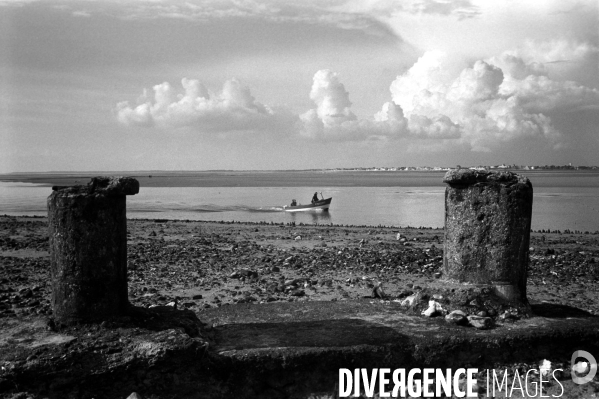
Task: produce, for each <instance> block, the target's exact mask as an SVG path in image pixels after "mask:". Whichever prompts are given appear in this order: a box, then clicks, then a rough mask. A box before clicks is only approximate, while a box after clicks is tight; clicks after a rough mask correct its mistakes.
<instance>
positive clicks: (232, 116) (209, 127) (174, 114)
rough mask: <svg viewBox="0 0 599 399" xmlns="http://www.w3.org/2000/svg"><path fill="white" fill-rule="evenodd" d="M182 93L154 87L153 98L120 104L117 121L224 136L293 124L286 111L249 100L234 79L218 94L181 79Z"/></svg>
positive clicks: (165, 86) (167, 86)
mask: <svg viewBox="0 0 599 399" xmlns="http://www.w3.org/2000/svg"><path fill="white" fill-rule="evenodd" d="M181 85H182V87H183V93H176V91H175V89H173V87H172V86H171V85H170V84H169V83H168V82H164V83H162V84H159V85H156V86H154V87H153V91H154V93H153V96H152V98H148V97H149V96H148V95H147V92H145V91H144V94H143V95H142V96H141V97H140V98H139V99H138V105H136V106H131V105H130V104H129V102H127V101H123V102H120V103H118V104H117V118H118V120H119V122H121V123H123V124H125V125H136V126H143V127H153V126H158V127H163V128H179V127H193V128H195V129H197V130H198V131H202V132H205V131H217V132H225V131H231V130H243V131H251V130H257V129H276V128H277V127H279V126H287V125H290V124H291V123H292V122H293V119H294V117H293V116H292V115H291V114H290V113H289V112H288V111H286V110H284V109H280V108H274V107H272V108H271V107H268V106H266V105H264V104H261V103H260V102H258V101H256V99H255V98H254V97H253V96H252V94H251V92H250V89H249V88H248V87H247V86H245V85H243V84H241V83H240V82H239V81H238V80H237V79H231V80H228V81H226V82H225V83H224V85H223V89H222V91H221V92H220V93H218V94H214V93H210V92H209V90H208V89H207V88H206V87H205V86H204V85H203V84H201V83H200V82H199V81H198V80H194V79H187V78H183V80H182V81H181Z"/></svg>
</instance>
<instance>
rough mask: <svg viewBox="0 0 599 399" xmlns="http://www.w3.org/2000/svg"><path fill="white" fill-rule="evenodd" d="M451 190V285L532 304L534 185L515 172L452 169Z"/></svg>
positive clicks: (447, 258) (447, 265)
mask: <svg viewBox="0 0 599 399" xmlns="http://www.w3.org/2000/svg"><path fill="white" fill-rule="evenodd" d="M443 182H444V183H447V187H446V189H445V244H444V256H443V269H444V270H443V272H444V273H443V274H444V278H445V279H446V280H450V281H457V282H462V283H464V282H466V283H473V284H485V285H492V286H494V287H495V290H496V292H497V294H498V295H499V296H502V297H504V298H505V299H508V300H510V301H515V302H520V303H524V304H526V303H527V299H526V277H527V269H528V256H529V253H528V252H529V243H530V222H531V216H532V184H531V183H530V181H529V180H528V179H527V178H526V177H524V176H519V175H517V174H515V173H512V172H488V171H474V170H469V169H458V170H450V171H449V172H447V173H446V174H445V177H444V179H443Z"/></svg>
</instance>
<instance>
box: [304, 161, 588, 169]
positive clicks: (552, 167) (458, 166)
mask: <svg viewBox="0 0 599 399" xmlns="http://www.w3.org/2000/svg"><path fill="white" fill-rule="evenodd" d="M455 168H463V169H476V170H492V169H517V170H599V166H574V165H572V163H569V164H568V165H516V164H511V165H506V164H501V165H478V166H460V165H456V166H453V167H448V166H397V167H395V166H393V167H385V166H383V167H376V166H373V167H364V168H331V169H326V170H364V171H447V170H450V169H455ZM313 170H318V169H313ZM320 170H321V169H320Z"/></svg>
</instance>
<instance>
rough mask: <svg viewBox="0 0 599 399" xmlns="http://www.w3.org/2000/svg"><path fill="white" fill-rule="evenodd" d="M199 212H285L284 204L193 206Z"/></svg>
mask: <svg viewBox="0 0 599 399" xmlns="http://www.w3.org/2000/svg"><path fill="white" fill-rule="evenodd" d="M192 210H193V211H194V212H197V213H209V212H251V213H268V212H283V211H284V209H283V207H282V206H266V207H259V208H256V207H251V206H246V205H204V206H201V207H199V208H193V209H192Z"/></svg>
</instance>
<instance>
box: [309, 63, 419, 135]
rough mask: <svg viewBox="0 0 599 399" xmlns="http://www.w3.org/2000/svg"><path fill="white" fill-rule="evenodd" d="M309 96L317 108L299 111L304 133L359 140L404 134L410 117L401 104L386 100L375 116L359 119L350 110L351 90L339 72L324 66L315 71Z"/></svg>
mask: <svg viewBox="0 0 599 399" xmlns="http://www.w3.org/2000/svg"><path fill="white" fill-rule="evenodd" d="M310 99H311V100H312V101H314V103H315V105H316V108H314V109H311V110H309V111H307V112H305V113H304V114H302V115H300V120H301V123H300V124H299V125H298V128H299V131H300V134H302V135H303V136H305V137H310V138H316V139H324V140H338V141H347V140H350V141H359V140H373V139H382V138H393V137H401V136H402V135H405V134H406V132H407V130H406V126H407V121H406V119H405V117H404V115H403V111H402V109H401V107H399V106H397V105H396V104H393V103H386V104H384V105H383V108H382V110H381V111H380V112H378V113H377V114H376V115H374V117H373V118H372V119H358V118H357V117H356V115H355V114H354V113H353V112H352V111H351V109H350V108H351V105H352V104H351V102H350V100H349V93H348V92H347V90H346V89H345V86H344V85H343V84H342V83H341V82H340V80H339V77H338V75H337V74H336V73H334V72H332V71H330V70H328V69H324V70H320V71H318V72H316V74H315V75H314V79H313V84H312V90H311V91H310Z"/></svg>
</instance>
